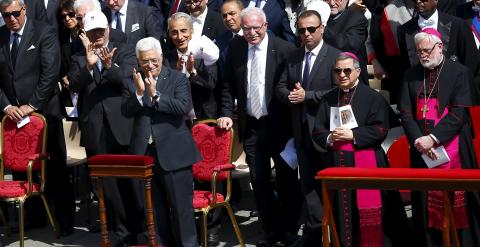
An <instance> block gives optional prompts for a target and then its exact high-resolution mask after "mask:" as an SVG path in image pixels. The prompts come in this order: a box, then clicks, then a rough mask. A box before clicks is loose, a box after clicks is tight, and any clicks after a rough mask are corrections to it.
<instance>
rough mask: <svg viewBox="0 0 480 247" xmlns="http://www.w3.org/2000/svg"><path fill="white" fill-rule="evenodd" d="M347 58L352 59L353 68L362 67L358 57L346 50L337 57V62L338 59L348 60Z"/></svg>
mask: <svg viewBox="0 0 480 247" xmlns="http://www.w3.org/2000/svg"><path fill="white" fill-rule="evenodd" d="M347 59H352V61H353V68H355V69H359V68H360V62H359V61H358V60H357V58H355V57H353V56H351V55H349V54H345V53H344V52H342V53H341V54H340V55H338V57H337V58H336V59H335V63H337V62H338V61H342V60H347Z"/></svg>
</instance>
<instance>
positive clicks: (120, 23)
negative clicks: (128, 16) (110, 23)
mask: <svg viewBox="0 0 480 247" xmlns="http://www.w3.org/2000/svg"><path fill="white" fill-rule="evenodd" d="M115 18H116V19H117V26H116V27H115V29H117V30H118V31H120V32H123V31H122V19H120V11H117V13H115Z"/></svg>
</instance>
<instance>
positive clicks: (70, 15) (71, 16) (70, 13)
mask: <svg viewBox="0 0 480 247" xmlns="http://www.w3.org/2000/svg"><path fill="white" fill-rule="evenodd" d="M67 16H68V17H69V18H75V17H76V16H75V13H74V12H68V13H66V14H62V20H63V19H65V18H66V17H67Z"/></svg>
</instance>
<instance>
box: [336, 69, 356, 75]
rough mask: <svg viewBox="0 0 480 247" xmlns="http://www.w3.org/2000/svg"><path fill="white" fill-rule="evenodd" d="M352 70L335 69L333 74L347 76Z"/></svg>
mask: <svg viewBox="0 0 480 247" xmlns="http://www.w3.org/2000/svg"><path fill="white" fill-rule="evenodd" d="M352 71H353V69H351V68H346V69H340V68H335V69H334V70H333V72H335V74H337V75H341V74H342V72H343V73H345V75H346V76H349V75H350V74H351V73H352Z"/></svg>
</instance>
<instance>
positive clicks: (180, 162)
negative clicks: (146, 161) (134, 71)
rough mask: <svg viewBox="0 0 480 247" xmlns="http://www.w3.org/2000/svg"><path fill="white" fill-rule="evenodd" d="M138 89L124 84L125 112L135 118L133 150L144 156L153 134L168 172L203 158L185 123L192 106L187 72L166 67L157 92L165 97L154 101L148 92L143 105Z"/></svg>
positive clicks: (131, 149) (161, 75)
mask: <svg viewBox="0 0 480 247" xmlns="http://www.w3.org/2000/svg"><path fill="white" fill-rule="evenodd" d="M134 90H135V88H134V86H133V85H132V84H126V85H124V98H123V103H122V111H123V112H124V113H125V115H126V116H128V117H134V118H135V123H134V127H133V135H132V141H131V144H130V150H129V152H130V153H132V154H141V155H144V154H145V153H146V151H147V148H148V140H149V138H150V136H151V137H152V138H153V140H154V141H155V143H156V145H155V148H156V151H157V157H158V161H159V163H160V166H161V167H162V169H163V170H165V171H174V170H178V169H181V168H185V167H188V166H191V165H192V164H194V163H195V162H197V161H199V160H201V155H200V152H199V151H198V149H197V145H196V144H195V142H194V141H193V138H192V134H191V133H190V131H189V130H188V127H187V125H186V122H185V116H186V115H187V114H188V113H189V112H190V110H191V109H192V99H191V97H190V83H189V81H188V80H187V78H186V77H185V75H183V74H182V73H180V72H178V71H175V70H172V69H170V68H168V67H162V71H161V72H160V75H159V76H158V79H157V91H159V92H160V94H161V96H160V99H159V101H158V102H156V103H153V104H152V102H151V100H150V97H149V96H148V95H147V93H146V92H145V94H144V97H143V98H142V102H143V106H142V105H141V104H140V102H139V101H138V99H137V96H136V94H135V91H134Z"/></svg>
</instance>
